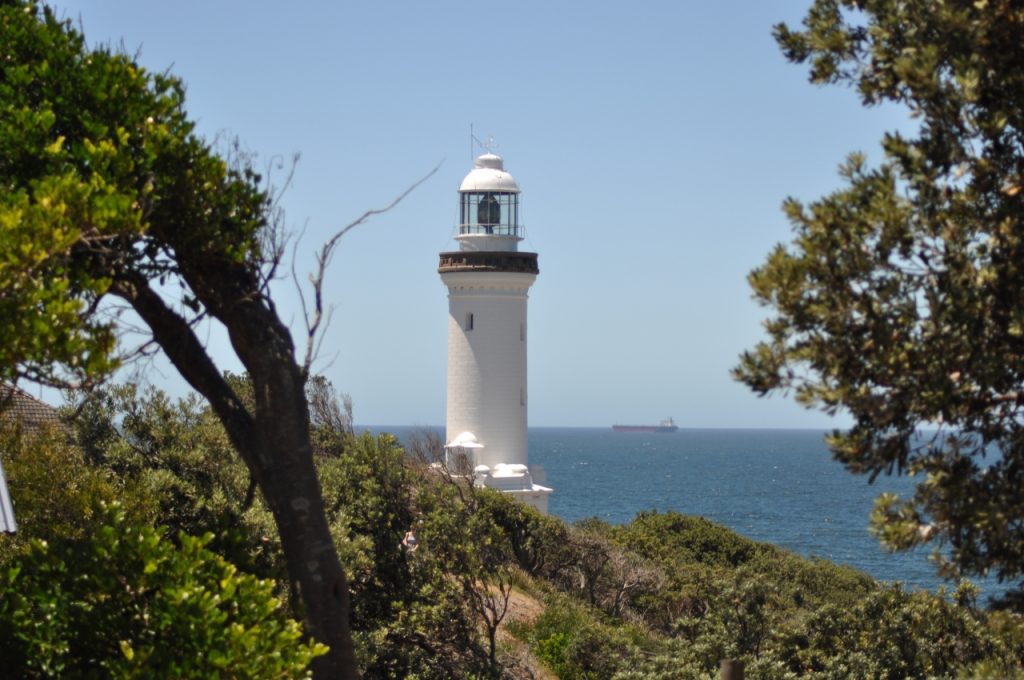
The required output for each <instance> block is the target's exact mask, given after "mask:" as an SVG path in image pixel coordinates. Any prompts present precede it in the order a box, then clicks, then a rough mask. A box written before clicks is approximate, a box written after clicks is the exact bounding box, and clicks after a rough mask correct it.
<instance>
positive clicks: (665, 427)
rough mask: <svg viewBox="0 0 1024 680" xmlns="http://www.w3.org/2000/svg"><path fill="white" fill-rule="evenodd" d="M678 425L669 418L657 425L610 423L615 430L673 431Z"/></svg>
mask: <svg viewBox="0 0 1024 680" xmlns="http://www.w3.org/2000/svg"><path fill="white" fill-rule="evenodd" d="M678 429H679V426H678V425H676V424H675V422H674V421H673V420H672V419H671V418H669V419H668V420H663V421H661V422H660V423H659V424H657V425H612V430H613V431H615V432H675V431H676V430H678Z"/></svg>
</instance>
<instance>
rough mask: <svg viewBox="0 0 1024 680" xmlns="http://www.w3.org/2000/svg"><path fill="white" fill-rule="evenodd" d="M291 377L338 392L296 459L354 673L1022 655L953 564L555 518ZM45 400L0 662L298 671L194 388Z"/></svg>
mask: <svg viewBox="0 0 1024 680" xmlns="http://www.w3.org/2000/svg"><path fill="white" fill-rule="evenodd" d="M226 379H228V380H229V381H232V382H233V383H234V384H235V385H236V388H237V389H238V390H239V391H240V393H243V394H244V393H246V391H247V389H249V387H247V385H248V378H247V377H246V376H226ZM310 389H311V390H320V391H321V394H320V395H319V396H318V397H316V398H311V401H317V400H318V401H319V402H320V403H321V404H327V405H333V406H328V407H327V408H326V409H325V410H321V411H319V412H320V413H321V417H318V418H317V419H315V420H314V422H313V424H312V427H313V430H314V431H317V432H318V433H319V434H318V436H317V437H316V439H317V440H318V441H320V442H321V443H322V446H321V447H320V448H318V454H317V456H316V465H317V469H318V473H319V475H320V478H321V479H322V483H323V494H324V499H325V502H326V504H325V508H326V514H327V517H328V521H329V526H330V530H331V534H332V538H333V541H334V543H335V545H336V546H337V550H338V554H339V556H340V558H341V560H342V563H343V566H344V568H345V570H346V572H347V573H349V574H350V575H351V591H352V609H351V618H350V624H351V629H352V631H353V642H354V652H355V658H356V662H357V671H358V672H359V673H360V675H362V676H363V677H367V678H396V679H397V678H418V679H430V680H433V679H437V680H440V679H442V678H507V679H510V680H511V679H523V680H525V679H526V678H550V677H552V676H554V677H558V678H577V679H582V678H588V679H595V680H598V679H599V680H604V679H606V678H617V679H619V680H634V679H635V680H639V679H641V678H644V679H647V678H662V679H665V680H668V679H676V678H706V677H709V676H710V675H713V674H715V673H717V668H718V665H719V663H720V661H721V660H722V659H725V658H733V659H740V660H742V661H743V662H744V663H745V665H746V668H747V676H748V677H752V678H795V677H817V678H845V677H901V678H902V677H922V678H923V677H952V676H957V675H962V676H966V677H1015V676H1016V677H1024V623H1022V620H1021V617H1020V615H1018V614H1016V613H1013V612H1009V611H990V610H988V609H986V608H985V607H983V606H980V605H979V603H978V602H977V590H976V589H975V588H974V587H973V586H971V585H969V584H967V583H964V584H962V585H961V586H960V587H958V588H957V589H956V590H955V591H953V592H948V593H939V594H932V593H928V592H916V591H907V590H905V589H904V588H902V587H901V586H898V585H887V584H880V583H877V582H875V581H873V580H872V579H871V578H869V577H868V576H866V575H865V574H863V573H860V572H858V571H856V570H854V569H851V568H847V567H842V566H838V565H835V564H832V563H829V562H827V561H824V560H820V559H806V558H802V557H798V556H796V555H793V554H792V553H789V552H787V551H785V550H782V549H779V548H777V547H774V546H771V545H768V544H764V543H758V542H755V541H751V540H749V539H746V538H744V537H742V536H739V535H737V534H735V533H733V532H731V531H729V530H727V529H725V528H724V527H721V526H719V525H716V524H714V523H712V522H710V521H708V520H705V519H703V518H700V517H688V516H684V515H680V514H677V513H673V512H662V513H659V512H655V511H650V512H644V513H641V514H639V515H638V516H637V517H636V518H634V519H633V521H631V522H629V523H628V524H624V525H609V524H607V523H604V522H602V521H599V520H596V519H590V520H586V521H583V522H579V523H577V524H574V525H567V524H566V523H564V522H562V521H560V520H558V519H557V518H554V517H551V516H545V515H541V514H539V513H537V512H536V511H534V510H533V509H532V508H529V507H526V506H524V505H522V504H520V503H518V502H516V501H514V500H513V499H511V498H510V497H508V496H506V495H502V494H499V493H496V492H492V491H490V490H486V489H476V488H473V487H472V486H468V485H466V484H465V483H462V482H460V481H459V480H458V479H453V478H451V477H448V476H445V475H444V474H439V473H438V471H437V470H435V469H432V468H431V467H430V465H429V463H430V461H431V459H432V457H433V455H434V454H435V453H436V449H435V450H433V451H432V445H433V447H436V444H437V442H436V440H434V441H433V442H431V441H430V440H429V438H428V439H427V440H423V439H420V440H417V441H413V442H410V445H409V447H408V449H406V448H403V447H402V446H400V445H399V442H398V441H397V440H396V439H395V438H394V437H392V436H390V435H386V434H382V435H379V436H371V435H369V434H361V435H357V434H355V433H353V432H352V429H351V426H350V423H351V419H350V415H349V414H348V413H347V412H346V409H345V407H344V406H343V405H344V404H345V403H346V400H345V399H340V398H338V397H337V396H336V394H335V393H334V391H333V388H332V387H331V386H330V384H329V383H327V382H326V381H322V380H320V379H318V380H315V381H311V387H310ZM314 412H318V411H316V410H314ZM66 415H67V417H68V423H69V425H70V429H71V431H72V433H73V434H72V435H71V436H69V434H68V432H67V431H66V430H53V431H41V432H38V433H35V434H31V433H25V432H19V431H18V430H17V428H16V427H15V426H13V425H11V424H7V425H5V428H4V432H3V435H2V442H0V450H3V451H4V455H5V458H4V465H5V469H6V470H7V473H8V480H9V485H10V489H11V494H12V496H13V499H14V503H15V507H16V509H17V512H18V518H19V524H20V531H19V533H18V534H16V535H12V536H2V537H0V646H2V648H0V656H2V658H3V659H4V660H5V661H4V662H5V663H6V664H7V667H6V668H4V669H3V670H4V671H6V672H7V673H8V674H9V675H13V676H17V677H37V678H43V677H71V678H73V677H90V672H94V674H95V672H100V673H101V674H103V673H106V674H112V675H120V676H125V677H128V676H139V675H145V676H146V677H168V678H169V677H210V676H212V675H216V674H217V673H220V674H222V675H223V676H229V677H268V676H274V677H294V678H302V677H308V675H309V673H310V669H309V663H310V661H311V660H312V659H313V658H315V655H317V654H320V653H321V652H322V651H323V650H322V648H321V647H320V646H319V645H318V644H317V643H316V642H315V640H313V639H311V638H309V637H308V636H304V635H301V634H300V630H301V629H300V628H299V627H298V623H297V622H298V621H299V620H300V619H301V607H302V601H301V599H300V598H298V597H296V594H295V592H294V586H293V585H292V582H291V581H290V579H289V578H288V576H287V567H286V565H285V563H284V556H283V555H282V552H281V549H280V544H279V543H278V542H277V540H276V537H275V531H276V525H275V523H274V521H273V518H272V517H271V515H270V512H269V510H268V508H267V507H266V503H265V501H264V500H263V498H262V496H261V495H260V494H259V493H252V492H251V483H250V481H249V477H248V474H247V471H246V468H245V466H244V464H243V463H242V462H241V461H240V460H239V459H238V457H237V456H234V455H232V450H231V447H230V444H229V443H228V441H227V435H226V433H225V432H224V428H223V426H222V424H221V422H220V420H219V419H218V418H217V417H216V415H215V414H214V413H213V412H212V410H211V409H210V407H209V406H208V405H206V404H204V403H203V402H202V401H201V400H200V399H198V398H195V397H188V398H184V399H179V400H172V399H170V398H168V397H167V396H166V395H164V394H162V393H161V392H159V391H158V390H155V389H152V388H151V389H147V390H145V391H142V392H140V391H139V390H138V389H137V388H136V387H134V386H131V385H127V386H111V387H105V388H102V389H97V390H95V391H93V392H92V393H91V394H89V395H87V396H84V397H82V396H79V397H76V398H75V401H73V402H72V403H71V404H70V405H69V407H68V408H67V409H66ZM410 526H417V527H418V529H419V538H420V546H419V548H418V549H417V550H416V551H415V552H410V551H409V550H407V549H406V548H404V547H403V546H402V536H403V534H404V533H405V532H406V530H408V528H409V527H410ZM513 599H518V600H519V601H523V600H526V601H529V602H531V603H533V606H534V607H535V610H536V611H535V613H534V614H533V615H532V616H528V617H518V616H513V615H512V614H510V612H511V608H510V602H511V601H512V600H513ZM184 602H188V603H191V604H190V606H180V605H181V604H182V603H184ZM44 614H45V615H44ZM98 621H102V625H96V622H98ZM183 631H191V632H190V633H187V634H186V633H185V632H183ZM203 631H205V632H203ZM192 634H195V635H196V638H195V639H194V640H181V641H180V643H179V642H175V640H177V638H176V637H175V636H177V635H184V636H187V635H192ZM172 649H173V650H180V654H176V655H175V658H174V660H173V661H174V664H176V665H173V666H169V665H168V666H164V665H163V661H164V657H163V655H165V654H166V653H168V652H169V651H170V650H172ZM259 650H263V651H262V652H259ZM254 654H258V656H259V658H258V659H257V658H254ZM259 664H268V665H262V666H261V665H259ZM90 669H99V670H95V671H91V670H90ZM268 669H270V670H272V671H273V672H270V670H268Z"/></svg>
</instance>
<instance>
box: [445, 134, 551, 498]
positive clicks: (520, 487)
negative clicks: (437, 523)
mask: <svg viewBox="0 0 1024 680" xmlns="http://www.w3.org/2000/svg"><path fill="white" fill-rule="evenodd" d="M455 240H456V241H458V243H459V249H458V250H457V251H451V252H443V253H441V254H440V257H441V262H440V266H439V268H438V272H439V273H440V274H441V280H442V282H444V285H445V286H447V288H448V395H447V397H448V401H447V422H446V432H445V441H446V442H447V444H446V446H445V453H446V460H447V464H448V466H449V468H450V469H451V470H453V471H454V472H458V473H460V474H467V475H472V476H473V478H474V481H475V483H476V484H479V485H481V486H488V487H491V488H495V489H500V490H501V491H504V492H506V493H510V494H513V495H514V496H515V497H516V498H518V499H520V500H522V501H523V502H525V503H528V504H530V505H532V506H534V507H535V508H537V509H538V510H540V511H542V512H547V506H548V495H549V494H550V493H551V489H550V488H548V487H545V486H541V485H540V484H537V483H535V482H534V480H533V475H532V474H531V472H530V469H529V467H528V456H527V440H526V427H527V417H526V413H527V390H526V345H527V342H526V337H527V323H526V302H527V298H528V293H529V290H530V286H532V285H533V282H534V280H536V278H537V274H538V273H539V271H540V270H539V269H538V268H537V253H524V252H519V242H520V241H522V240H523V237H522V233H521V226H520V222H519V185H518V184H517V183H516V181H515V179H513V177H512V175H510V174H509V173H508V172H507V171H506V170H505V167H504V163H503V161H502V159H501V157H500V156H497V155H495V154H493V153H485V154H483V155H481V156H480V157H478V158H477V159H476V162H475V163H474V167H473V170H472V171H470V173H469V174H468V175H466V178H465V179H464V180H463V181H462V185H461V186H460V187H459V228H458V234H457V235H456V236H455Z"/></svg>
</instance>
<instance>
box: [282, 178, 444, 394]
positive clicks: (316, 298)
mask: <svg viewBox="0 0 1024 680" xmlns="http://www.w3.org/2000/svg"><path fill="white" fill-rule="evenodd" d="M440 169H441V164H440V163H438V164H437V165H436V166H434V169H433V170H431V171H430V172H428V173H427V174H426V175H424V176H423V177H421V178H420V179H418V180H417V181H416V182H414V183H413V184H412V185H411V186H410V187H409V188H408V189H406V190H405V191H403V192H402V193H401V194H399V195H398V197H397V198H395V199H394V200H393V201H391V203H389V204H388V205H386V206H384V207H383V208H375V209H373V210H367V211H366V212H364V213H363V214H362V215H360V216H359V217H358V218H357V219H355V220H354V221H352V222H349V223H348V224H346V225H345V226H344V227H342V228H341V230H339V231H338V233H336V234H335V235H334V236H332V237H331V238H330V239H328V240H327V242H326V243H324V244H323V246H322V247H321V248H320V252H319V253H317V256H316V262H317V270H316V273H315V274H310V275H309V282H310V284H312V286H313V314H312V316H309V314H308V313H306V300H305V296H303V295H302V287H301V286H298V285H297V287H298V288H299V297H300V300H301V302H302V308H303V312H304V314H305V316H306V356H305V358H304V359H303V361H302V374H303V377H306V378H308V377H309V371H310V368H311V366H312V364H313V360H314V359H315V358H316V355H317V349H318V346H317V340H316V337H317V332H318V331H319V330H320V325H321V323H322V322H323V321H324V307H323V285H324V275H325V274H326V272H327V267H328V266H330V264H331V258H332V257H333V256H334V249H335V248H336V247H337V245H338V242H339V241H340V240H341V238H342V237H343V236H344V235H345V234H347V233H348V232H350V231H352V230H353V229H355V228H356V227H358V226H359V225H360V224H363V223H364V222H366V221H367V220H368V219H370V218H371V217H373V216H374V215H380V214H382V213H386V212H388V211H389V210H391V209H392V208H394V207H395V206H396V205H398V204H399V203H401V202H402V200H403V199H405V197H406V196H408V195H409V194H411V193H412V192H413V191H414V190H415V189H416V188H417V187H419V186H420V185H421V184H423V183H424V182H426V181H427V180H428V179H430V178H431V177H433V176H434V175H435V174H436V173H437V171H438V170H440ZM293 275H294V271H293ZM296 283H297V282H296ZM329 319H330V314H328V320H329ZM325 328H326V327H325Z"/></svg>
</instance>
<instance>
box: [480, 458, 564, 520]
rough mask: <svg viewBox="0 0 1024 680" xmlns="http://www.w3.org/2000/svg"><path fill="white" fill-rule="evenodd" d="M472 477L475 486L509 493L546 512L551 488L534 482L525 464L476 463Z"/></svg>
mask: <svg viewBox="0 0 1024 680" xmlns="http://www.w3.org/2000/svg"><path fill="white" fill-rule="evenodd" d="M473 479H474V483H475V484H476V485H477V486H483V487H487V488H489V489H494V490H495V491H501V492H502V493H507V494H510V495H511V496H512V497H513V498H515V499H516V500H518V501H521V502H523V503H526V504H527V505H529V506H530V507H532V508H534V509H536V510H538V511H539V512H542V513H544V514H545V515H546V514H547V513H548V496H549V495H551V492H552V491H553V489H551V488H550V487H547V486H541V485H540V484H536V483H534V481H533V475H531V474H530V470H529V469H528V468H527V467H526V466H525V465H521V464H515V463H512V464H506V463H498V464H497V465H495V466H494V467H493V468H490V467H488V466H486V465H478V466H477V467H476V469H474V470H473Z"/></svg>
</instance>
